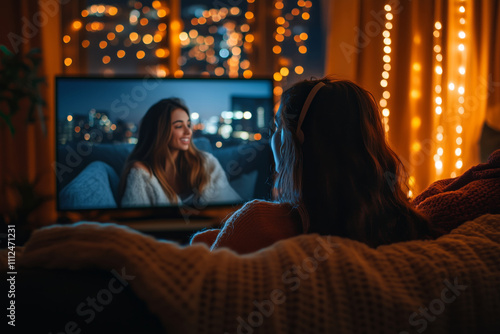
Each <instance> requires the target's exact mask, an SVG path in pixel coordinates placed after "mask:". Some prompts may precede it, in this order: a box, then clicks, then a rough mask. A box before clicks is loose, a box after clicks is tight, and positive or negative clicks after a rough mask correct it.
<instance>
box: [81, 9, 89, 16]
mask: <svg viewBox="0 0 500 334" xmlns="http://www.w3.org/2000/svg"><path fill="white" fill-rule="evenodd" d="M87 16H89V11H88V10H86V9H84V10H82V17H87Z"/></svg>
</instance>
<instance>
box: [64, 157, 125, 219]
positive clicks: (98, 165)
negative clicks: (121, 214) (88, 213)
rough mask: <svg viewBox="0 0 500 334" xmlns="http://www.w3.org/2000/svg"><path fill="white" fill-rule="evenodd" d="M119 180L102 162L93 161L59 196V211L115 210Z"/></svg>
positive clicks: (110, 168) (109, 167) (111, 169)
mask: <svg viewBox="0 0 500 334" xmlns="http://www.w3.org/2000/svg"><path fill="white" fill-rule="evenodd" d="M119 182H120V178H119V177H118V175H117V174H116V172H115V171H114V169H113V168H112V167H111V166H109V165H108V164H106V163H104V162H102V161H94V162H92V163H91V164H90V165H88V166H87V167H86V168H85V169H84V170H83V171H82V172H81V173H80V174H78V176H77V177H75V178H74V179H73V180H72V181H71V182H70V183H69V184H68V185H66V186H65V187H64V188H63V189H62V190H61V192H60V194H59V208H60V209H61V210H78V209H105V208H106V209H107V208H116V207H117V205H116V200H115V198H116V195H117V194H116V189H118V184H119Z"/></svg>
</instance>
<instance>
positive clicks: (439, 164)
mask: <svg viewBox="0 0 500 334" xmlns="http://www.w3.org/2000/svg"><path fill="white" fill-rule="evenodd" d="M442 27H443V26H442V24H441V22H439V21H436V22H435V23H434V32H433V35H434V48H433V50H434V55H435V57H434V59H435V63H436V64H437V65H436V66H435V67H434V68H435V74H436V75H435V85H434V93H435V99H434V111H435V113H436V116H435V119H436V120H437V122H436V123H437V124H438V126H437V129H436V140H437V149H436V154H434V167H435V168H436V176H440V175H441V174H442V173H443V160H442V158H443V154H444V149H443V139H444V133H443V132H444V127H443V126H442V125H441V123H442V116H441V115H442V113H443V107H442V104H443V98H442V96H441V94H442V93H443V88H442V84H443V66H442V61H443V55H442V54H441V43H442V37H441V36H442ZM448 89H449V90H454V89H455V84H454V83H453V82H450V83H449V84H448Z"/></svg>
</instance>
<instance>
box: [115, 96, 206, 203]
mask: <svg viewBox="0 0 500 334" xmlns="http://www.w3.org/2000/svg"><path fill="white" fill-rule="evenodd" d="M176 109H182V110H184V111H185V112H186V113H187V114H188V116H189V110H188V109H187V107H186V106H185V105H184V103H182V101H181V100H180V99H177V98H170V99H163V100H160V101H159V102H157V103H156V104H154V105H153V106H151V107H150V108H149V110H148V111H147V112H146V115H144V117H143V118H142V121H141V125H140V129H139V138H138V140H137V144H136V145H135V147H134V149H133V150H132V152H131V153H130V155H129V156H128V158H127V162H126V163H125V167H124V170H123V172H122V176H121V179H120V187H119V196H118V198H119V202H121V198H122V197H123V194H124V192H125V188H126V185H127V176H128V173H129V172H130V169H131V168H132V166H133V165H134V163H136V162H141V163H143V164H144V165H145V166H146V167H147V168H148V169H149V170H150V172H151V173H152V174H153V175H154V176H155V177H156V178H157V179H158V181H159V182H160V184H161V186H162V188H163V191H164V192H165V194H166V195H167V197H168V199H169V200H170V202H172V203H176V202H177V194H176V193H175V191H174V190H173V188H172V186H171V185H170V184H168V182H167V178H166V170H165V167H166V162H167V161H169V164H170V165H171V166H172V167H173V171H174V173H175V177H179V178H180V180H181V182H182V184H183V185H184V187H188V188H189V189H191V190H192V191H193V192H194V193H195V194H200V193H201V192H202V191H203V190H204V189H205V187H206V186H207V184H208V182H209V179H210V175H209V174H208V173H207V169H206V168H204V164H205V159H204V157H203V155H202V154H201V151H199V150H198V149H197V148H196V147H195V146H194V144H193V142H192V141H191V142H190V144H189V148H188V150H187V151H180V152H179V155H178V158H177V161H173V158H172V154H171V152H170V147H169V146H168V143H169V142H170V138H171V136H172V124H171V120H170V118H171V113H172V112H173V111H174V110H176Z"/></svg>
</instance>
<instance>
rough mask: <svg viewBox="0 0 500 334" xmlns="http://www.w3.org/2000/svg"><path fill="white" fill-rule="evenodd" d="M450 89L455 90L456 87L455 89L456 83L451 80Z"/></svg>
mask: <svg viewBox="0 0 500 334" xmlns="http://www.w3.org/2000/svg"><path fill="white" fill-rule="evenodd" d="M448 89H449V90H454V89H455V84H454V83H453V82H450V83H449V84H448Z"/></svg>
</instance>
